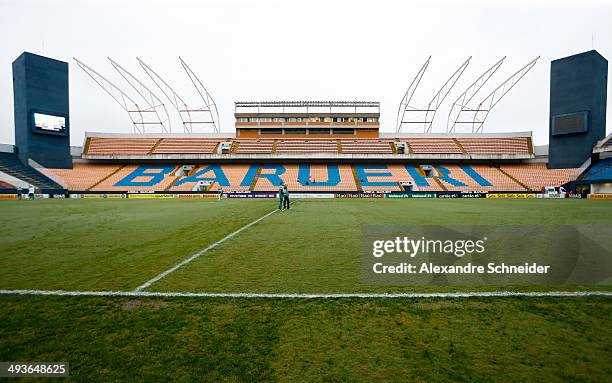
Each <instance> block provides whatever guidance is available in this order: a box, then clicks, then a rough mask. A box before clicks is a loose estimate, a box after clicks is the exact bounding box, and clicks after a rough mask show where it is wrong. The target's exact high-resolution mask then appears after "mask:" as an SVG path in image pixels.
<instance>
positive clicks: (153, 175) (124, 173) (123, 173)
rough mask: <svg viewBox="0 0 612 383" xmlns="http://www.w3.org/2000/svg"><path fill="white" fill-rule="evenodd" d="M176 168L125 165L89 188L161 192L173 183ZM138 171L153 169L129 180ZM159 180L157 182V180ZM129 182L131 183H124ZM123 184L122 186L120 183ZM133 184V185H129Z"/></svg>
mask: <svg viewBox="0 0 612 383" xmlns="http://www.w3.org/2000/svg"><path fill="white" fill-rule="evenodd" d="M176 168H177V167H176V166H139V165H126V166H125V167H123V168H121V169H120V170H119V171H117V172H116V173H114V174H112V175H111V176H110V177H108V178H107V179H105V180H104V181H102V182H100V183H99V184H98V185H96V186H94V187H93V188H91V190H92V191H152V190H153V191H163V190H166V188H167V187H168V186H170V184H171V183H172V182H173V181H174V179H175V177H174V176H173V174H174V170H176ZM139 169H145V170H147V169H149V170H150V169H153V171H149V172H148V173H145V174H143V175H139V176H136V177H134V178H133V179H130V177H131V176H133V175H134V174H137V173H138V170H139ZM157 179H159V181H158V180H157ZM126 180H130V181H131V182H126ZM121 182H123V184H122V183H121ZM129 183H133V184H134V185H130V184H129Z"/></svg>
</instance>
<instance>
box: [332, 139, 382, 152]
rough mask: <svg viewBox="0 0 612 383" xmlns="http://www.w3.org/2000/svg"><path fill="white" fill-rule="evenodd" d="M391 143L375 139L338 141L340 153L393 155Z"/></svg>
mask: <svg viewBox="0 0 612 383" xmlns="http://www.w3.org/2000/svg"><path fill="white" fill-rule="evenodd" d="M392 143H393V141H391V140H377V139H373V140H372V139H355V140H340V145H341V147H342V153H393V150H392V149H391V145H392Z"/></svg>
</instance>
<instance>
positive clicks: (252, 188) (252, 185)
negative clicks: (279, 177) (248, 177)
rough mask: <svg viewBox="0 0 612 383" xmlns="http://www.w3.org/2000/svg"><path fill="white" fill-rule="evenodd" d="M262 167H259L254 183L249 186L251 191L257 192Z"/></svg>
mask: <svg viewBox="0 0 612 383" xmlns="http://www.w3.org/2000/svg"><path fill="white" fill-rule="evenodd" d="M261 170H262V166H261V165H259V168H258V169H257V173H255V177H253V182H251V186H249V191H254V190H255V185H257V181H259V175H260V174H261Z"/></svg>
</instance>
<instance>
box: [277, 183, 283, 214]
mask: <svg viewBox="0 0 612 383" xmlns="http://www.w3.org/2000/svg"><path fill="white" fill-rule="evenodd" d="M284 207H285V190H284V187H283V183H282V182H281V184H280V186H279V187H278V210H283V209H284Z"/></svg>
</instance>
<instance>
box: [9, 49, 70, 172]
mask: <svg viewBox="0 0 612 383" xmlns="http://www.w3.org/2000/svg"><path fill="white" fill-rule="evenodd" d="M13 98H14V108H15V109H14V112H15V146H16V147H17V154H18V155H19V159H20V160H21V161H22V162H23V163H24V164H27V163H28V159H29V158H32V159H33V160H34V161H36V162H38V163H39V164H41V165H43V166H46V167H50V168H71V167H72V160H71V157H70V118H69V104H68V63H65V62H62V61H58V60H53V59H50V58H47V57H43V56H38V55H35V54H32V53H28V52H24V53H23V54H22V55H21V56H19V57H18V58H17V59H16V60H15V61H14V62H13ZM35 112H37V113H44V114H50V115H55V116H62V117H64V118H65V119H66V131H65V132H64V134H54V133H53V132H43V131H40V130H38V129H35V128H34V121H33V113H35Z"/></svg>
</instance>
